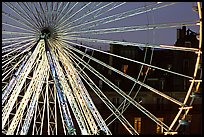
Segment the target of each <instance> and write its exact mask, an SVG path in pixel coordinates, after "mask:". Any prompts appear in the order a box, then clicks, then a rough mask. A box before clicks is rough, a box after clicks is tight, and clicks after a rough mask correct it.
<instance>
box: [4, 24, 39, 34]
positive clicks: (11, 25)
mask: <svg viewBox="0 0 204 137" xmlns="http://www.w3.org/2000/svg"><path fill="white" fill-rule="evenodd" d="M3 25H6V26H10V27H12V28H16V29H20V30H25V31H28V32H31V33H35V31H33V30H29V29H27V28H24V27H20V26H17V25H13V24H10V23H8V22H2V26H3Z"/></svg>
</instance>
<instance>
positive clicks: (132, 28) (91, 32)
mask: <svg viewBox="0 0 204 137" xmlns="http://www.w3.org/2000/svg"><path fill="white" fill-rule="evenodd" d="M184 24H185V26H196V22H178V23H163V24H148V25H143V26H128V27H118V28H107V29H92V30H84V31H72V32H68V33H63V36H81V35H82V36H83V35H99V34H108V33H119V32H129V31H134V32H135V31H141V30H151V29H154V30H155V29H166V28H176V27H181V26H183V25H184Z"/></svg>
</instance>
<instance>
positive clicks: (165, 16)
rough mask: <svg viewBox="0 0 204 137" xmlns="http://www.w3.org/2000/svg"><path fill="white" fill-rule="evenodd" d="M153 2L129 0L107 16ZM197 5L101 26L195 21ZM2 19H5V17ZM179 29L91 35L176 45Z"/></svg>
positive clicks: (174, 8)
mask: <svg viewBox="0 0 204 137" xmlns="http://www.w3.org/2000/svg"><path fill="white" fill-rule="evenodd" d="M152 3H155V2H127V3H126V4H124V5H123V6H121V7H119V8H117V9H115V10H113V11H111V12H109V13H107V14H105V16H109V15H114V14H117V13H120V12H122V11H129V10H132V9H135V8H138V7H142V6H147V5H149V4H152ZM195 5H196V3H195V2H180V3H177V4H174V5H172V6H169V7H165V8H161V9H157V10H154V11H151V12H147V13H142V14H139V15H136V16H133V17H128V18H127V19H122V20H120V21H116V22H113V23H108V24H106V25H101V26H100V28H110V27H120V26H136V25H147V24H159V23H173V22H184V21H195V20H198V14H197V13H196V12H195V11H193V10H192V7H193V6H195ZM2 6H3V7H2V9H3V11H7V9H8V7H6V6H5V5H4V4H2ZM2 19H3V20H4V18H2ZM189 28H190V29H191V30H193V31H195V32H198V30H199V27H198V26H196V27H189ZM177 29H178V28H168V29H157V30H148V31H135V32H127V33H117V34H113V33H110V34H104V35H93V36H90V37H91V38H99V39H109V40H118V41H128V42H139V43H150V44H151V43H152V44H166V45H174V44H175V42H176V31H177ZM187 29H188V27H187ZM90 46H96V47H102V45H101V44H100V43H91V44H90ZM102 49H108V45H106V46H105V45H103V47H102Z"/></svg>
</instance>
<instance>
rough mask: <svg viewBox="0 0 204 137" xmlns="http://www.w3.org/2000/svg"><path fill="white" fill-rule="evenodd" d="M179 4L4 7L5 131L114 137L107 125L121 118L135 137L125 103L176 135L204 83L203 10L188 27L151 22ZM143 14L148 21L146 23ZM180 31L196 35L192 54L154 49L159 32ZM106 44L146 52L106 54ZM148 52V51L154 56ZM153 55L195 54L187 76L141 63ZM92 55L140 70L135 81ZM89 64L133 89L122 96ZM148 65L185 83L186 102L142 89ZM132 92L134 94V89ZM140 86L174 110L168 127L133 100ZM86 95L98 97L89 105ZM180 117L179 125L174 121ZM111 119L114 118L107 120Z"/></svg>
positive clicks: (20, 4) (163, 47)
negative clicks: (202, 69)
mask: <svg viewBox="0 0 204 137" xmlns="http://www.w3.org/2000/svg"><path fill="white" fill-rule="evenodd" d="M179 4H182V3H175V2H148V3H141V2H140V3H137V2H15V3H14V2H3V3H2V133H3V134H6V135H13V134H16V135H25V134H49V135H50V134H66V135H76V134H82V135H91V134H95V135H97V134H106V135H111V134H112V132H111V130H110V127H109V125H110V124H111V123H112V122H113V121H114V120H118V121H119V122H120V124H121V125H122V126H123V127H124V129H125V130H127V131H128V133H129V134H132V135H138V134H139V133H138V131H137V130H136V129H135V128H134V127H133V125H132V124H131V123H130V122H129V121H128V118H127V117H126V116H125V115H123V114H124V112H125V111H126V109H127V108H128V107H129V106H130V104H131V105H133V106H134V107H135V109H138V110H139V111H141V112H142V113H143V114H144V115H145V116H146V117H148V118H149V119H151V120H152V121H153V122H155V123H156V124H158V125H159V126H161V127H163V129H164V131H165V132H164V133H165V134H171V133H174V132H177V130H178V128H179V126H180V125H181V124H182V122H185V117H186V115H187V114H188V112H189V110H190V109H191V108H192V106H193V101H194V99H195V98H194V97H195V96H196V95H197V93H198V91H199V88H200V83H201V79H202V73H201V75H198V73H197V72H198V69H199V64H200V61H201V54H202V50H201V45H202V20H201V19H202V14H201V6H202V5H201V3H200V2H198V3H197V6H196V7H197V14H198V15H197V19H191V20H190V21H189V20H179V21H170V20H168V19H164V20H163V21H162V23H161V22H157V18H156V16H155V17H154V18H153V16H151V17H150V14H151V15H154V13H156V12H157V11H158V12H163V10H164V11H165V10H169V9H171V8H173V7H174V6H176V5H179ZM189 10H192V9H189ZM142 16H143V17H145V21H144V22H143V21H142V20H143V19H144V18H142ZM168 16H169V15H165V17H168ZM140 19H141V20H140ZM140 21H141V22H140ZM183 25H185V26H189V27H196V28H197V29H198V34H199V45H198V47H197V48H191V47H179V46H170V45H163V44H156V43H155V42H156V37H157V36H156V35H155V32H156V31H157V30H158V31H159V30H163V29H172V28H173V29H175V28H178V27H181V26H183ZM150 33H151V34H150ZM167 33H168V31H167ZM147 35H148V36H147ZM162 35H165V34H162ZM135 36H137V37H138V39H137V38H135ZM131 37H132V39H128V38H131ZM143 37H146V39H142V38H143ZM123 39H125V41H124V40H123ZM147 39H148V41H147ZM140 40H141V41H140ZM151 42H152V44H151ZM110 44H117V45H119V46H123V45H128V46H132V47H139V48H140V49H143V50H144V52H145V55H144V56H143V57H142V60H143V61H138V60H133V59H131V58H128V57H124V56H120V55H118V54H114V53H111V52H107V51H106V50H107V49H108V48H109V45H110ZM146 49H152V52H151V53H149V52H147V50H146ZM154 49H157V50H169V52H172V51H176V52H192V53H195V55H196V61H195V62H194V65H195V69H194V72H193V73H192V74H191V75H186V74H183V73H182V72H181V73H180V72H175V71H172V70H169V69H165V68H162V67H160V66H155V65H153V64H152V63H151V59H150V60H149V61H148V62H147V61H145V60H146V54H149V56H150V58H152V57H153V51H154ZM96 53H100V54H101V55H104V56H106V57H114V58H117V59H118V60H125V61H130V62H131V63H135V64H138V65H139V69H140V71H139V72H138V73H137V74H135V75H134V76H133V75H128V74H125V72H124V71H121V70H120V69H118V68H114V67H113V66H111V65H110V64H108V63H107V62H104V61H103V60H101V58H100V57H96V56H95V55H98V54H96ZM92 62H95V63H96V64H98V65H99V66H100V67H103V68H105V69H107V70H108V71H112V72H113V73H115V74H117V75H120V76H121V77H124V78H126V79H128V80H129V81H131V82H133V84H132V85H131V87H129V88H130V89H131V90H129V92H125V91H124V89H121V88H120V87H119V85H117V84H115V83H114V82H113V81H112V80H111V79H110V77H107V76H106V75H104V74H103V73H101V72H100V71H99V70H97V67H96V66H93V65H92ZM145 66H146V67H148V69H150V68H153V69H155V70H158V71H161V72H166V73H169V74H171V75H175V76H178V77H180V78H187V79H188V80H189V81H190V85H189V87H188V89H186V91H185V92H186V95H185V97H184V98H183V101H180V100H178V99H176V98H174V97H172V96H170V95H168V94H165V93H164V92H162V91H159V90H158V89H155V88H154V87H151V86H150V85H148V84H147V83H145V79H146V77H147V75H148V73H146V74H145V76H143V77H142V76H141V73H142V69H143V67H145ZM95 77H97V79H100V81H102V82H103V83H104V84H106V85H107V86H108V87H109V88H110V89H111V90H112V91H114V92H115V93H117V94H118V95H119V96H121V98H123V101H122V102H121V103H120V104H119V105H118V106H116V105H115V104H113V102H112V101H111V100H110V97H109V95H108V94H106V92H105V91H103V89H101V88H100V86H99V85H98V84H97V83H95V81H94V79H93V78H95ZM141 77H142V78H141ZM136 86H137V87H139V88H137V89H135V87H136ZM194 86H196V88H195V90H193V87H194ZM141 87H143V88H145V89H146V90H148V91H150V92H152V93H154V94H157V95H159V96H160V97H162V98H164V99H165V100H168V101H170V102H172V103H173V104H174V105H175V106H176V107H177V108H179V109H178V112H177V114H176V115H175V118H174V119H173V121H172V122H171V124H169V125H167V124H166V123H165V122H163V121H161V120H160V119H158V118H157V117H156V116H155V115H154V114H153V113H151V112H150V111H149V110H147V109H146V108H145V107H144V106H142V104H140V102H139V101H136V98H137V94H138V93H139V92H141V91H140V89H141ZM135 90H136V92H135ZM90 91H91V92H92V93H94V94H95V98H94V99H93V97H92V95H91V94H90ZM133 94H134V95H133ZM95 100H100V101H101V102H102V103H103V104H104V106H106V109H107V110H108V111H110V115H108V116H103V115H101V111H100V110H99V108H98V106H97V105H96V102H95ZM189 100H190V101H189ZM189 102H190V103H189ZM181 114H183V115H182V119H179V118H180V117H181ZM111 117H114V118H113V119H112V120H111V122H110V118H111ZM107 119H109V120H107ZM179 120H180V122H178V121H179ZM147 126H148V125H147Z"/></svg>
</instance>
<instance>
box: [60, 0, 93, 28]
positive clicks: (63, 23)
mask: <svg viewBox="0 0 204 137" xmlns="http://www.w3.org/2000/svg"><path fill="white" fill-rule="evenodd" d="M90 4H91V2H89V3H87V4H85V5H84V6H82V7H81V8H80V9H79V10H78V11H76V12H75V13H74V14H72V15H70V16H69V17H68V18H67V19H66V20H64V21H63V22H62V23H60V24H59V26H62V25H63V26H65V23H66V22H67V21H69V20H70V19H71V18H73V17H74V16H75V15H76V14H78V13H79V12H81V11H82V10H83V9H84V8H86V7H87V6H88V5H90Z"/></svg>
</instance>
